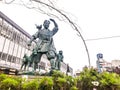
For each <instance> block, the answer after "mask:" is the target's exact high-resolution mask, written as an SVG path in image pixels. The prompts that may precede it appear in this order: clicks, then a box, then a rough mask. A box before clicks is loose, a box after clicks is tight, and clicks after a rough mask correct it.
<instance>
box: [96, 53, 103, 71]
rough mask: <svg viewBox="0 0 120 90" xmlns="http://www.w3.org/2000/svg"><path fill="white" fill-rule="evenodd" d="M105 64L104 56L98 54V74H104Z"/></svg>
mask: <svg viewBox="0 0 120 90" xmlns="http://www.w3.org/2000/svg"><path fill="white" fill-rule="evenodd" d="M103 63H104V60H103V54H102V53H98V54H97V62H96V64H97V69H98V72H99V73H101V72H102V68H103V66H102V65H103Z"/></svg>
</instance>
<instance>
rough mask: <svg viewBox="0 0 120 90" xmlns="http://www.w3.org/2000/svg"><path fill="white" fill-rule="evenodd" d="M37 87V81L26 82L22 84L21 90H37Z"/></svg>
mask: <svg viewBox="0 0 120 90" xmlns="http://www.w3.org/2000/svg"><path fill="white" fill-rule="evenodd" d="M38 86H39V84H38V81H37V80H31V81H26V82H24V83H23V84H22V90H38Z"/></svg>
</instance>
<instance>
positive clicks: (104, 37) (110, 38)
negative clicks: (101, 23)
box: [85, 36, 120, 41]
mask: <svg viewBox="0 0 120 90" xmlns="http://www.w3.org/2000/svg"><path fill="white" fill-rule="evenodd" d="M119 37H120V36H111V37H102V38H93V39H86V40H85V41H94V40H101V39H111V38H119Z"/></svg>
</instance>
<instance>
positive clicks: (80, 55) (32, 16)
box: [0, 0, 120, 70]
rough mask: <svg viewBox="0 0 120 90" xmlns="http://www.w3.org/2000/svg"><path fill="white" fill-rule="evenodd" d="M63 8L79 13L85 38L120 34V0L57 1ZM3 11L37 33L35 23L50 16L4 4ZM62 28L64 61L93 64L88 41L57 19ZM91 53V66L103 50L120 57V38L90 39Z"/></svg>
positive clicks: (59, 40)
mask: <svg viewBox="0 0 120 90" xmlns="http://www.w3.org/2000/svg"><path fill="white" fill-rule="evenodd" d="M57 1H58V3H57V5H58V6H59V8H61V9H63V10H64V11H66V12H69V13H71V14H72V15H74V16H75V20H76V21H75V22H76V23H77V24H78V25H79V26H80V28H81V29H80V32H81V34H82V36H83V37H84V39H96V38H104V37H112V36H120V1H119V0H57ZM0 11H2V12H3V13H4V14H6V15H7V16H8V17H9V18H11V19H12V20H13V21H14V22H16V23H17V24H18V25H19V26H21V27H22V28H23V29H24V30H25V31H27V32H28V33H30V34H31V35H32V34H34V33H35V32H36V31H37V29H36V28H35V24H38V25H39V24H42V23H43V21H44V20H45V19H49V18H51V17H47V16H46V15H42V14H41V13H39V12H36V11H35V10H29V9H27V8H25V7H24V6H19V5H13V4H12V5H5V4H3V3H0ZM55 20H56V22H57V23H58V25H59V31H58V33H57V34H56V35H55V36H54V43H55V46H56V49H57V51H59V50H63V53H64V62H65V63H69V65H70V66H71V67H72V68H73V69H74V70H77V69H81V68H82V67H83V66H85V65H89V63H88V57H87V53H86V50H85V47H84V44H83V42H82V40H81V38H80V37H78V36H77V32H76V31H75V30H73V29H72V28H71V27H70V26H69V25H68V24H66V23H65V22H61V21H59V20H57V19H55ZM86 44H87V47H88V51H89V53H90V61H91V65H92V66H95V65H96V59H97V58H96V54H97V53H103V58H104V59H105V60H106V61H108V62H111V60H115V59H118V60H120V37H116V38H109V39H100V40H92V41H86Z"/></svg>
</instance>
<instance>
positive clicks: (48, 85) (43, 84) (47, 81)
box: [39, 77, 53, 90]
mask: <svg viewBox="0 0 120 90" xmlns="http://www.w3.org/2000/svg"><path fill="white" fill-rule="evenodd" d="M52 88H53V80H52V78H51V77H43V78H42V79H41V80H40V83H39V90H52Z"/></svg>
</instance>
